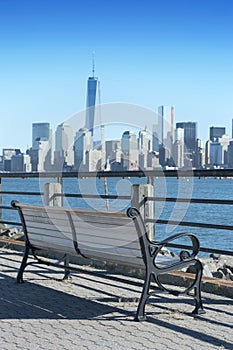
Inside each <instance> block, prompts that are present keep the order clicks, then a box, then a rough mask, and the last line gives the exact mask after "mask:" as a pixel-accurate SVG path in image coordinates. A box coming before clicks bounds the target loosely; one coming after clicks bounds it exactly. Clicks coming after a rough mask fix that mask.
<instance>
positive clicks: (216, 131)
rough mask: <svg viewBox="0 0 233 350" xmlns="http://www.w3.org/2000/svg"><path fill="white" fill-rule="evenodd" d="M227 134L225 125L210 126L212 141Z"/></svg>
mask: <svg viewBox="0 0 233 350" xmlns="http://www.w3.org/2000/svg"><path fill="white" fill-rule="evenodd" d="M225 134H226V128H225V127H217V126H211V127H210V140H211V141H218V139H219V138H220V137H222V136H223V135H225Z"/></svg>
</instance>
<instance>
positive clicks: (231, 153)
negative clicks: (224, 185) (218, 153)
mask: <svg viewBox="0 0 233 350" xmlns="http://www.w3.org/2000/svg"><path fill="white" fill-rule="evenodd" d="M227 153H228V167H229V168H233V141H230V143H229V146H228V152H227Z"/></svg>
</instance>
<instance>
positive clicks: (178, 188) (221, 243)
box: [2, 178, 233, 251]
mask: <svg viewBox="0 0 233 350" xmlns="http://www.w3.org/2000/svg"><path fill="white" fill-rule="evenodd" d="M51 181H54V179H34V178H31V179H30V178H25V179H5V178H4V179H2V190H3V191H25V192H30V191H36V192H40V191H43V190H44V184H45V183H46V182H51ZM133 183H146V179H145V178H141V179H140V178H130V179H129V178H125V179H121V178H108V179H107V185H108V193H109V194H113V195H115V194H117V195H128V196H130V192H131V185H132V184H133ZM154 185H155V197H166V196H167V197H182V198H199V199H208V198H209V199H230V200H233V179H215V178H207V179H204V178H201V179H197V178H195V179H193V178H180V179H176V178H156V179H155V183H154ZM63 188H64V192H65V193H82V194H105V188H104V182H103V179H96V178H88V179H87V178H86V179H75V178H66V179H64V182H63ZM12 199H17V200H19V201H20V202H21V203H31V204H38V205H41V204H43V199H42V198H41V197H40V196H36V197H35V196H29V195H24V196H21V195H3V205H7V206H9V205H10V203H11V200H12ZM106 204H107V203H106V200H105V199H89V198H88V199H84V198H68V199H65V200H64V205H66V206H70V207H81V208H92V209H95V210H106ZM108 205H109V209H110V210H125V209H126V208H127V207H129V206H130V200H115V199H113V200H109V201H108ZM232 211H233V206H231V205H213V204H194V203H165V202H156V203H155V218H156V219H165V220H168V219H170V220H178V221H181V220H183V221H193V222H202V223H212V224H223V225H233V215H232ZM3 220H6V221H7V220H12V221H19V218H18V214H17V212H14V211H9V210H3ZM184 231H185V232H187V231H188V232H193V233H195V234H196V235H197V236H198V238H199V240H200V242H201V246H203V247H206V248H214V249H223V250H228V251H229V250H230V251H232V250H233V232H232V231H225V230H213V229H202V228H190V227H188V228H185V227H179V226H170V225H156V227H155V235H156V240H160V239H164V238H165V237H167V236H169V235H171V234H174V233H177V232H184ZM183 243H186V242H183Z"/></svg>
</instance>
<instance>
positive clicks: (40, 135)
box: [32, 123, 51, 150]
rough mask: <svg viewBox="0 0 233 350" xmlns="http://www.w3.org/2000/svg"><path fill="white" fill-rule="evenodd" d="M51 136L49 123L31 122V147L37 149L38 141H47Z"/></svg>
mask: <svg viewBox="0 0 233 350" xmlns="http://www.w3.org/2000/svg"><path fill="white" fill-rule="evenodd" d="M50 136H51V130H50V124H49V123H33V124H32V149H33V150H36V149H39V141H48V140H49V139H50Z"/></svg>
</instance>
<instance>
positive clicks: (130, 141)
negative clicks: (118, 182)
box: [121, 131, 138, 170]
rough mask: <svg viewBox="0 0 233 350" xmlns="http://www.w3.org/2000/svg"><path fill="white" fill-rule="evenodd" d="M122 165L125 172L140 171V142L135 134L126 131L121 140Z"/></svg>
mask: <svg viewBox="0 0 233 350" xmlns="http://www.w3.org/2000/svg"><path fill="white" fill-rule="evenodd" d="M121 150H122V164H123V169H124V170H135V169H138V142H137V137H136V135H135V133H133V132H131V131H125V132H124V133H123V135H122V138H121Z"/></svg>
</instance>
